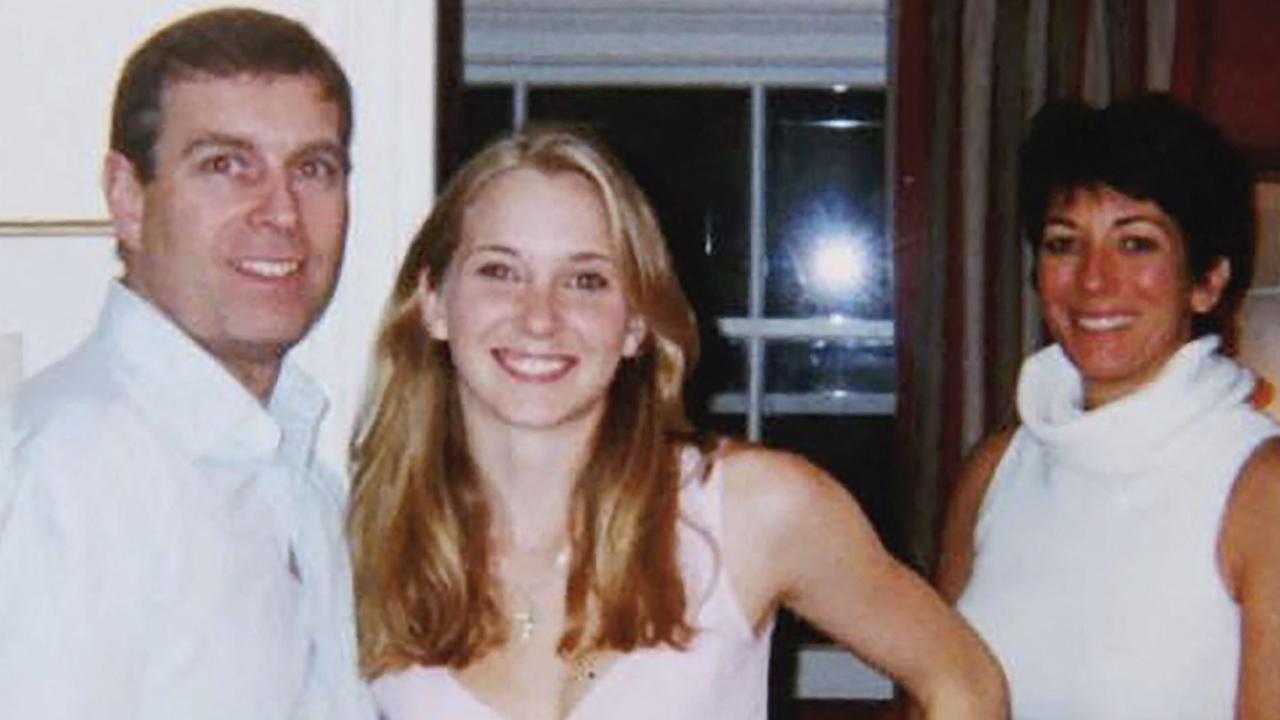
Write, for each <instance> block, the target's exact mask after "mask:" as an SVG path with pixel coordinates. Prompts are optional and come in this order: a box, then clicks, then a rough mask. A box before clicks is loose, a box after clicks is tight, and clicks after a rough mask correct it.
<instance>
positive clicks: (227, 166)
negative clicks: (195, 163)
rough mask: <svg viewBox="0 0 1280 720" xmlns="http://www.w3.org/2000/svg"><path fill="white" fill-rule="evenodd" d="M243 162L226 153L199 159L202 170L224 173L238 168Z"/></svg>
mask: <svg viewBox="0 0 1280 720" xmlns="http://www.w3.org/2000/svg"><path fill="white" fill-rule="evenodd" d="M243 164H244V163H243V162H240V161H239V160H238V158H236V157H235V156H233V155H230V154H228V153H220V154H218V155H210V156H209V157H207V158H204V159H203V160H201V161H200V169H201V170H202V171H204V172H210V173H215V174H218V175H226V174H228V173H231V172H234V171H235V170H237V169H239V168H240V167H241V166H242V165H243Z"/></svg>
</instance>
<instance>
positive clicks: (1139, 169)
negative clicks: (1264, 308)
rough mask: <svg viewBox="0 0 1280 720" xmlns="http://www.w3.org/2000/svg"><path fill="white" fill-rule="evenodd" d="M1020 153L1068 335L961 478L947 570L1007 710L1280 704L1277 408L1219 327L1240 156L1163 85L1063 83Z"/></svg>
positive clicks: (1048, 287)
mask: <svg viewBox="0 0 1280 720" xmlns="http://www.w3.org/2000/svg"><path fill="white" fill-rule="evenodd" d="M1021 162H1022V168H1021V171H1022V181H1021V197H1020V210H1021V212H1022V218H1023V222H1024V227H1025V229H1026V235H1027V237H1028V238H1029V239H1030V240H1031V241H1032V243H1033V245H1034V247H1035V249H1036V251H1037V252H1036V273H1035V277H1036V283H1037V289H1038V291H1039V295H1040V301H1041V305H1042V309H1043V315H1044V320H1045V325H1046V327H1047V328H1048V330H1049V332H1050V334H1051V335H1052V337H1053V340H1054V341H1055V344H1054V345H1052V346H1051V347H1048V348H1046V349H1044V350H1042V351H1040V352H1038V353H1036V354H1035V355H1033V356H1032V357H1030V358H1029V359H1028V360H1027V362H1026V363H1025V365H1024V366H1023V369H1022V373H1021V376H1020V377H1019V381H1018V390H1017V409H1018V416H1019V425H1018V427H1016V428H1014V429H1012V430H1009V431H1006V432H1001V433H998V434H996V435H994V436H993V437H990V438H988V439H987V440H986V441H985V442H984V443H982V444H981V445H980V446H979V447H978V448H977V449H976V450H975V451H974V452H973V454H972V455H971V457H970V458H969V460H968V462H967V463H966V466H965V468H964V470H963V472H962V474H961V477H960V478H959V479H958V481H957V483H956V488H955V493H954V495H953V498H952V503H951V506H950V508H949V510H948V517H947V522H946V525H945V527H944V531H943V537H942V553H941V560H940V564H939V569H938V577H937V582H938V586H939V589H940V590H941V592H942V593H943V595H944V596H946V597H948V598H949V599H950V600H952V601H954V602H956V604H957V606H958V608H959V609H960V611H961V612H962V614H964V615H965V616H966V617H967V618H968V619H969V621H970V622H971V623H972V624H973V625H974V626H975V627H976V628H977V629H978V631H979V633H980V634H981V635H982V636H983V638H984V639H985V640H986V642H987V643H988V644H989V645H990V647H991V648H992V650H993V651H994V652H995V654H996V655H997V657H999V659H1000V660H1001V662H1002V663H1003V665H1004V668H1005V672H1006V675H1007V677H1008V680H1009V686H1010V697H1011V700H1012V707H1013V715H1014V717H1015V718H1020V719H1021V718H1026V719H1042V718H1063V719H1067V718H1072V719H1074V718H1089V719H1091V720H1107V719H1110V718H1115V719H1116V720H1120V719H1124V720H1144V719H1147V718H1150V719H1155V718H1159V719H1160V720H1169V719H1174V718H1186V719H1187V720H1214V719H1215V718H1232V717H1237V718H1277V717H1280V440H1278V439H1277V437H1276V436H1277V434H1278V433H1280V430H1278V429H1277V428H1276V426H1275V425H1274V424H1273V423H1272V422H1271V421H1270V420H1268V419H1267V418H1266V416H1264V415H1262V414H1261V413H1259V412H1257V411H1256V410H1255V409H1254V408H1253V407H1252V406H1251V404H1250V399H1251V396H1252V394H1253V392H1254V389H1255V378H1254V376H1253V375H1252V374H1251V373H1250V372H1249V371H1248V370H1245V369H1244V368H1243V367H1241V366H1239V365H1237V364H1236V363H1235V362H1234V361H1232V360H1231V359H1230V358H1228V357H1226V356H1225V355H1224V353H1223V346H1222V340H1221V339H1220V336H1221V337H1225V338H1227V339H1230V338H1231V335H1232V332H1231V330H1232V323H1233V317H1234V310H1235V308H1236V307H1237V305H1238V302H1239V299H1240V297H1241V295H1242V294H1243V291H1244V288H1245V287H1246V285H1247V282H1248V278H1249V276H1250V271H1251V269H1252V268H1251V266H1252V251H1253V242H1254V239H1253V214H1252V213H1253V208H1252V192H1251V182H1252V178H1251V173H1250V172H1249V171H1248V169H1247V166H1246V165H1245V163H1244V162H1243V161H1242V160H1241V159H1240V157H1239V156H1238V155H1237V154H1236V153H1235V152H1234V151H1233V150H1232V149H1231V148H1230V147H1229V146H1228V145H1227V144H1226V143H1225V141H1223V139H1222V137H1221V135H1220V134H1219V133H1218V131H1217V130H1216V129H1214V128H1213V127H1212V126H1210V125H1208V124H1207V123H1206V122H1204V121H1203V120H1202V119H1201V118H1200V117H1198V116H1197V115H1196V114H1195V113H1194V112H1192V111H1190V110H1188V109H1186V108H1185V107H1183V106H1181V105H1179V104H1177V103H1176V102H1174V101H1172V100H1170V99H1168V98H1166V97H1163V96H1144V97H1140V98H1136V99H1131V100H1125V101H1120V102H1117V103H1115V104H1113V105H1112V106H1110V107H1108V108H1106V109H1104V110H1093V109H1090V108H1087V107H1085V106H1083V105H1079V104H1075V103H1055V104H1052V105H1050V106H1048V107H1046V108H1045V109H1043V110H1042V111H1041V112H1040V113H1039V114H1038V115H1037V117H1036V118H1035V120H1034V121H1033V124H1032V130H1031V134H1030V135H1029V137H1028V139H1027V141H1026V143H1024V145H1023V148H1022V156H1021Z"/></svg>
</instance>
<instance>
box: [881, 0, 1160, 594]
mask: <svg viewBox="0 0 1280 720" xmlns="http://www.w3.org/2000/svg"><path fill="white" fill-rule="evenodd" d="M1176 10H1177V5H1176V3H1174V2H1171V1H1170V0H1092V1H1088V0H934V1H932V2H930V1H929V0H899V2H897V3H895V5H894V11H893V43H892V47H893V48H894V51H893V68H894V70H893V76H892V79H891V83H890V85H891V93H892V96H893V97H892V113H893V132H894V136H893V150H892V164H893V183H894V184H893V192H894V199H893V203H894V213H893V222H894V241H895V245H894V254H895V258H894V260H895V272H896V282H897V291H896V293H897V295H896V306H895V307H896V313H897V327H898V336H897V341H896V342H897V351H898V360H899V387H898V422H899V424H898V438H897V439H898V442H897V448H898V452H899V459H898V463H899V464H898V467H899V468H900V469H901V475H900V478H901V482H902V483H903V485H902V487H901V492H899V493H898V496H899V497H900V498H901V502H902V523H903V527H905V528H906V536H907V552H908V554H909V559H910V560H911V561H912V562H913V563H915V564H916V565H917V566H918V567H919V568H921V569H924V570H926V571H928V570H931V566H932V562H933V559H934V552H935V550H936V548H935V547H934V545H935V542H934V538H935V533H936V528H937V524H938V521H939V517H940V515H941V512H942V509H943V505H944V503H945V499H946V497H947V494H948V492H949V488H950V484H951V482H952V480H953V479H954V478H955V477H956V475H957V473H958V471H959V468H960V466H961V463H962V461H963V458H964V456H965V454H966V453H967V452H968V451H969V450H970V449H972V447H973V445H974V444H975V443H976V442H977V441H978V440H980V439H981V438H982V437H983V436H985V435H986V434H987V433H989V432H990V431H991V430H993V429H995V428H997V427H1000V426H1002V425H1006V424H1009V423H1012V422H1015V421H1016V419H1015V417H1014V414H1013V392H1014V383H1015V381H1016V377H1017V371H1018V367H1019V365H1020V363H1021V360H1022V358H1023V357H1024V356H1025V355H1026V354H1027V353H1028V352H1029V351H1031V350H1033V349H1035V348H1036V347H1038V346H1039V344H1040V343H1041V328H1040V321H1039V316H1038V314H1037V311H1036V305H1035V297H1034V290H1033V288H1032V287H1031V283H1030V282H1029V268H1030V263H1029V259H1030V258H1029V257H1028V253H1027V252H1026V249H1025V247H1024V244H1023V242H1022V239H1021V237H1020V235H1019V231H1018V223H1017V221H1018V218H1017V217H1016V210H1015V207H1016V206H1015V203H1016V193H1017V176H1016V175H1017V173H1016V162H1017V147H1018V143H1019V141H1020V139H1021V137H1022V135H1023V132H1024V130H1025V127H1026V124H1027V119H1028V118H1029V117H1030V115H1031V114H1032V113H1034V112H1035V110H1036V109H1037V108H1039V107H1040V105H1042V104H1043V103H1044V101H1045V99H1046V98H1080V99H1084V100H1086V101H1089V102H1092V103H1095V104H1103V103H1106V102H1108V101H1109V100H1110V99H1111V98H1113V97H1121V96H1124V95H1128V94H1131V93H1134V92H1136V91H1140V90H1143V89H1147V88H1152V89H1167V88H1168V86H1169V73H1170V67H1171V65H1172V57H1173V31H1174V25H1173V19H1174V16H1175V14H1176Z"/></svg>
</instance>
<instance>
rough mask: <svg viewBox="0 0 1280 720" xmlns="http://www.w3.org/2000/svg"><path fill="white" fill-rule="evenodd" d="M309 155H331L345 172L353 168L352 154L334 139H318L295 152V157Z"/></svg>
mask: <svg viewBox="0 0 1280 720" xmlns="http://www.w3.org/2000/svg"><path fill="white" fill-rule="evenodd" d="M308 155H329V156H331V157H333V159H334V160H336V161H337V162H338V163H339V164H340V165H342V170H343V172H350V170H351V155H350V154H349V153H348V152H347V149H346V148H344V147H343V146H342V145H341V144H340V143H337V142H334V141H332V140H316V141H315V142H310V143H307V144H306V145H303V146H302V147H301V148H299V149H298V150H297V151H295V152H294V153H293V156H294V157H306V156H308Z"/></svg>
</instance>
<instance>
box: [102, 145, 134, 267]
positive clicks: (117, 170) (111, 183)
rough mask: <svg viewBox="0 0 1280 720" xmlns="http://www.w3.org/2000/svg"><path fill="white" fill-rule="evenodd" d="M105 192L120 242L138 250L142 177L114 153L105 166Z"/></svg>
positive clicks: (131, 165)
mask: <svg viewBox="0 0 1280 720" xmlns="http://www.w3.org/2000/svg"><path fill="white" fill-rule="evenodd" d="M102 192H103V194H104V195H105V196H106V199H107V211H108V212H110V213H111V225H112V228H113V230H114V232H115V235H116V239H117V241H118V242H119V243H120V245H121V246H122V247H123V248H124V249H125V250H127V251H131V252H135V251H137V250H139V249H140V248H141V245H142V215H143V206H144V198H143V196H144V190H143V186H142V178H141V177H139V175H138V171H137V169H136V168H135V167H134V166H133V163H132V162H130V161H129V159H128V158H126V157H125V156H124V155H121V154H120V153H119V152H117V151H115V150H112V151H110V152H108V153H107V157H106V159H105V160H104V161H103V163H102Z"/></svg>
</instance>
